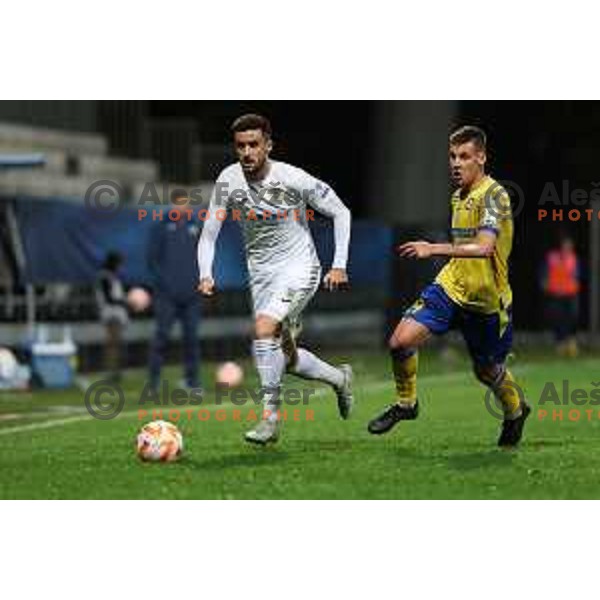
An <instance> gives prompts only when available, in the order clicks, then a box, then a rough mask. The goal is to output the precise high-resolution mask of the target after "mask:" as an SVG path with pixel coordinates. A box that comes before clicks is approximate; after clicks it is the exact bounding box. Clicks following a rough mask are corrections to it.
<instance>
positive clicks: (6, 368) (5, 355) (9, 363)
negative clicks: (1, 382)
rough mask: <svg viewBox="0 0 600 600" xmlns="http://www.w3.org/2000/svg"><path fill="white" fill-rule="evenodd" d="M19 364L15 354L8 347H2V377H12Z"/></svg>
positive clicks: (0, 377)
mask: <svg viewBox="0 0 600 600" xmlns="http://www.w3.org/2000/svg"><path fill="white" fill-rule="evenodd" d="M18 366H19V364H18V363H17V359H16V358H15V355H14V354H13V353H12V352H11V351H10V350H9V349H8V348H0V379H5V380H9V379H12V378H13V377H14V376H15V373H16V371H17V367H18Z"/></svg>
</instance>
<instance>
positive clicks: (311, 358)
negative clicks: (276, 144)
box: [198, 114, 353, 444]
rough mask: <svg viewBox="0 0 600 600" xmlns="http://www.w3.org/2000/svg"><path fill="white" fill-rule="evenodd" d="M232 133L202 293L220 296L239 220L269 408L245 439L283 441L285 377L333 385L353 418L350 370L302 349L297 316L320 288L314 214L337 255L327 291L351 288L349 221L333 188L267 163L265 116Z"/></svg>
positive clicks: (211, 213)
mask: <svg viewBox="0 0 600 600" xmlns="http://www.w3.org/2000/svg"><path fill="white" fill-rule="evenodd" d="M231 130H232V133H233V142H234V147H235V152H236V155H237V157H238V160H239V162H237V163H234V164H232V165H230V166H228V167H226V168H225V169H224V170H223V171H222V172H221V174H220V175H219V177H218V179H217V182H216V184H215V189H214V191H213V194H212V196H211V201H210V205H209V207H208V215H207V218H206V221H205V224H204V228H203V230H202V235H201V237H200V241H199V243H198V267H199V271H200V283H199V285H198V291H199V292H200V293H201V294H203V295H205V296H212V295H213V294H214V291H215V283H214V279H213V274H212V265H213V259H214V254H215V245H216V240H217V236H218V233H219V230H220V228H221V225H222V222H223V219H224V214H226V216H227V218H232V219H233V220H238V221H239V222H240V224H241V226H242V231H243V234H244V242H245V246H246V258H247V263H248V273H249V277H250V288H251V292H252V303H253V309H254V318H255V331H254V337H255V339H254V342H253V353H254V359H255V363H256V368H257V370H258V374H259V377H260V382H261V387H262V392H263V405H264V408H265V410H264V412H263V419H262V421H260V423H259V424H258V425H257V426H256V427H255V428H254V429H253V430H251V431H249V432H248V433H246V435H245V439H246V440H247V441H248V442H252V443H256V444H266V443H268V442H274V441H277V439H278V438H279V433H280V418H279V417H280V415H279V410H278V409H279V406H280V398H279V392H280V388H281V380H282V377H283V374H284V372H286V371H287V372H288V373H291V374H294V375H298V376H300V377H302V378H305V379H315V380H319V381H323V382H326V383H328V384H329V385H331V386H332V388H333V389H334V391H335V393H336V395H337V402H338V410H339V413H340V416H341V417H342V418H343V419H347V418H348V416H349V415H350V411H351V408H352V403H353V397H352V369H351V367H350V365H339V366H338V367H334V366H332V365H330V364H328V363H326V362H324V361H323V360H321V359H320V358H318V357H317V356H315V355H314V354H312V353H311V352H309V351H308V350H306V349H304V348H298V347H296V343H295V338H296V334H297V333H298V331H299V317H300V315H301V313H302V311H303V310H304V308H305V307H306V305H307V304H308V302H309V301H310V299H311V298H312V297H313V296H314V294H315V292H316V291H317V289H318V287H319V285H320V282H321V266H320V264H319V259H318V257H317V252H316V250H315V246H314V243H313V239H312V236H311V234H310V230H309V227H308V219H309V218H310V217H311V216H312V215H314V211H312V209H313V208H314V209H316V210H318V211H319V212H320V213H322V214H324V215H326V216H328V217H331V218H332V219H333V226H334V238H335V255H334V259H333V264H332V266H331V269H330V270H329V272H328V273H327V275H325V277H324V279H323V284H324V286H325V288H326V289H329V290H335V289H338V288H340V287H342V286H344V285H345V284H347V283H348V275H347V273H346V262H347V258H348V246H349V243H350V223H351V216H350V211H349V210H348V209H347V208H346V207H345V206H344V204H343V203H342V201H341V200H340V199H339V198H338V197H337V195H336V194H335V192H334V191H333V190H332V189H331V188H330V187H329V186H328V185H327V184H325V183H323V182H321V181H319V180H318V179H315V178H314V177H312V176H311V175H309V174H308V173H306V172H305V171H303V170H302V169H299V168H297V167H293V166H291V165H288V164H286V163H283V162H279V161H274V160H271V159H270V158H269V154H270V152H271V150H272V148H273V143H272V140H271V125H270V123H269V121H268V120H267V119H266V118H265V117H262V116H260V115H255V114H248V115H243V116H241V117H239V118H238V119H236V120H235V121H234V123H233V125H232V127H231ZM225 211H227V213H225ZM311 213H312V214H311Z"/></svg>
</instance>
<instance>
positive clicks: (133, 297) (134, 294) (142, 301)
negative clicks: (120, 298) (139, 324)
mask: <svg viewBox="0 0 600 600" xmlns="http://www.w3.org/2000/svg"><path fill="white" fill-rule="evenodd" d="M151 303H152V297H151V296H150V294H149V293H148V292H147V291H146V290H145V289H144V288H139V287H135V288H131V289H130V290H129V292H128V293H127V304H128V305H129V307H130V308H131V310H133V311H134V312H143V311H145V310H146V309H147V308H148V307H149V306H150V304H151Z"/></svg>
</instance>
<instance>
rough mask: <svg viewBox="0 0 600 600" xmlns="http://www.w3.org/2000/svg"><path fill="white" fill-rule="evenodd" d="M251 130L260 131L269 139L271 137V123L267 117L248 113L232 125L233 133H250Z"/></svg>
mask: <svg viewBox="0 0 600 600" xmlns="http://www.w3.org/2000/svg"><path fill="white" fill-rule="evenodd" d="M251 129H260V130H261V131H262V132H263V135H264V136H265V137H267V138H270V137H271V134H272V131H271V123H270V122H269V119H267V117H263V116H262V115H257V114H255V113H248V114H246V115H242V116H241V117H238V118H237V119H236V120H235V121H234V122H233V123H232V125H231V133H239V132H240V131H250V130H251Z"/></svg>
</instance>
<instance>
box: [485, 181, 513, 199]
mask: <svg viewBox="0 0 600 600" xmlns="http://www.w3.org/2000/svg"><path fill="white" fill-rule="evenodd" d="M480 195H481V196H482V197H486V196H489V197H493V198H501V197H508V192H507V191H506V189H505V187H504V186H503V185H502V184H501V183H500V182H499V181H497V180H496V179H494V178H493V177H491V176H490V175H487V176H486V178H485V180H484V182H483V185H482V186H481V189H480Z"/></svg>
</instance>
